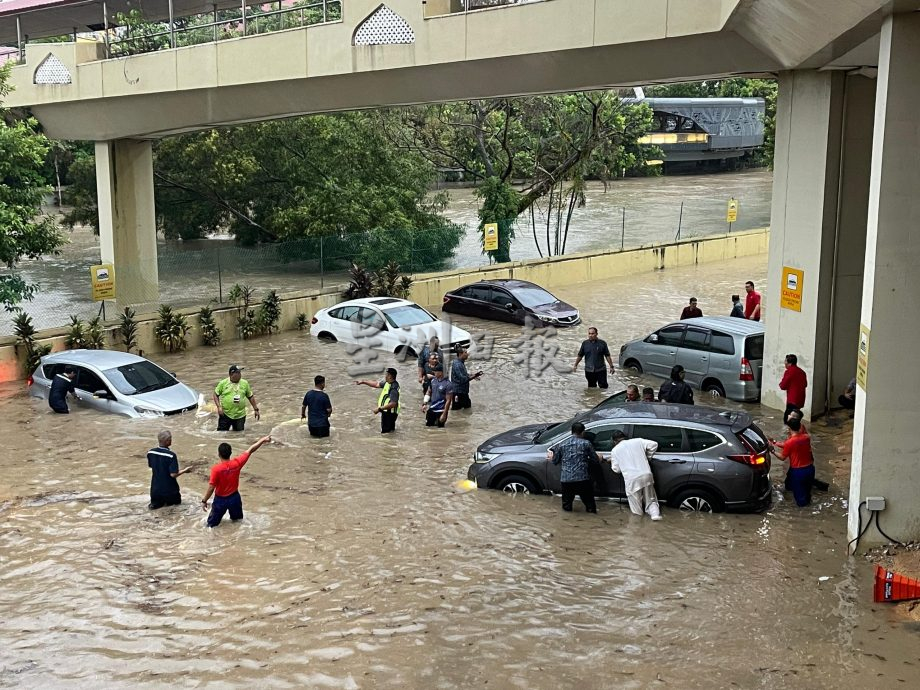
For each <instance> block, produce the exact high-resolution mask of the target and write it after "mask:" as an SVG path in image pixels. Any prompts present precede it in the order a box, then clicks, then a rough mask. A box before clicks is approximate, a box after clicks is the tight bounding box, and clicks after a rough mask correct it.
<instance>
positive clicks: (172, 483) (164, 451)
mask: <svg viewBox="0 0 920 690" xmlns="http://www.w3.org/2000/svg"><path fill="white" fill-rule="evenodd" d="M157 443H159V444H160V445H159V446H157V447H156V448H151V449H150V450H148V451H147V466H148V467H150V472H151V476H150V505H149V506H147V507H148V508H150V510H156V509H157V508H162V507H163V506H177V505H179V504H180V503H182V494H180V493H179V482H177V481H176V479H177V478H178V477H179V476H180V475H183V474H185V473H187V472H191V471H192V468H191V467H186V468H185V469H184V470H180V469H179V458H178V456H177V455H176V454H175V453H173V452H172V451H171V450H170V449H169V447H170V446H171V445H172V433H171V432H170V431H169V430H168V429H163V430H162V431H161V432H160V433H158V434H157Z"/></svg>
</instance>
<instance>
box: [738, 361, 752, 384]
mask: <svg viewBox="0 0 920 690" xmlns="http://www.w3.org/2000/svg"><path fill="white" fill-rule="evenodd" d="M739 378H740V380H742V381H753V380H754V370H753V369H752V368H751V363H750V362H749V361H747V359H746V358H744V357H742V358H741V376H740V377H739Z"/></svg>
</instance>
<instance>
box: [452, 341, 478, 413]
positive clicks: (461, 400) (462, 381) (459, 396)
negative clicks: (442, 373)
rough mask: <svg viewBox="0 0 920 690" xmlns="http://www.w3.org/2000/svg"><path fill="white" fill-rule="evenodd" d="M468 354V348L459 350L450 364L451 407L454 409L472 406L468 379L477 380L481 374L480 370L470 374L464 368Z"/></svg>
mask: <svg viewBox="0 0 920 690" xmlns="http://www.w3.org/2000/svg"><path fill="white" fill-rule="evenodd" d="M469 356H470V352H469V350H460V352H458V353H457V357H456V358H455V359H454V361H453V362H451V364H450V382H451V383H452V384H454V404H453V409H455V410H464V409H468V408H470V407H472V406H473V403H472V402H471V401H470V381H478V380H479V377H480V376H482V372H481V371H477V372H476V373H475V374H473V375H472V376H470V372H469V371H467V369H466V360H467V359H468V358H469Z"/></svg>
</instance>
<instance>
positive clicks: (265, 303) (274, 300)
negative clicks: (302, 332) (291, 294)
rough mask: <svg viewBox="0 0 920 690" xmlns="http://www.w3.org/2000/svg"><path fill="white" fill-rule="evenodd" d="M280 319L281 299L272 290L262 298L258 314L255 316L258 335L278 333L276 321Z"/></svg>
mask: <svg viewBox="0 0 920 690" xmlns="http://www.w3.org/2000/svg"><path fill="white" fill-rule="evenodd" d="M280 318H281V298H280V297H278V293H277V292H275V291H274V290H271V291H269V293H268V294H267V295H265V297H263V298H262V303H261V304H260V305H259V314H258V316H256V329H257V330H258V331H259V332H260V333H264V334H266V335H271V334H272V333H276V332H277V331H278V320H279V319H280Z"/></svg>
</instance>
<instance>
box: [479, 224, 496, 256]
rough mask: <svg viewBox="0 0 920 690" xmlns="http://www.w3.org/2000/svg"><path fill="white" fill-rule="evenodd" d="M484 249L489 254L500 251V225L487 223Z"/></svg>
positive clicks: (484, 233)
mask: <svg viewBox="0 0 920 690" xmlns="http://www.w3.org/2000/svg"><path fill="white" fill-rule="evenodd" d="M482 232H483V243H482V247H483V249H485V250H486V251H487V252H496V251H498V223H486V224H485V225H484V226H483V228H482Z"/></svg>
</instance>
